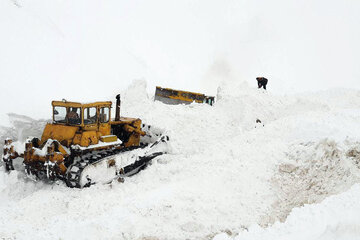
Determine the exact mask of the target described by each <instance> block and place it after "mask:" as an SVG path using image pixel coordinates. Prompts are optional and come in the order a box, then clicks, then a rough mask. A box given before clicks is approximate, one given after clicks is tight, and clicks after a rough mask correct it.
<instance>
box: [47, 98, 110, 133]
mask: <svg viewBox="0 0 360 240" xmlns="http://www.w3.org/2000/svg"><path fill="white" fill-rule="evenodd" d="M52 106H53V123H54V124H60V125H70V126H79V127H83V128H86V129H87V130H91V128H94V127H95V126H98V125H102V124H108V125H109V122H110V113H111V111H110V108H111V102H94V103H87V104H82V103H77V102H66V101H53V102H52Z"/></svg>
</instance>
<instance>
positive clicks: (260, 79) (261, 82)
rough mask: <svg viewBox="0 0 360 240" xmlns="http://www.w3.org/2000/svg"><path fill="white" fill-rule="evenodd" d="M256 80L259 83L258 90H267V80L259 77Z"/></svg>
mask: <svg viewBox="0 0 360 240" xmlns="http://www.w3.org/2000/svg"><path fill="white" fill-rule="evenodd" d="M256 80H257V81H258V88H261V87H263V88H264V89H265V90H266V84H267V83H268V80H267V78H264V77H257V78H256Z"/></svg>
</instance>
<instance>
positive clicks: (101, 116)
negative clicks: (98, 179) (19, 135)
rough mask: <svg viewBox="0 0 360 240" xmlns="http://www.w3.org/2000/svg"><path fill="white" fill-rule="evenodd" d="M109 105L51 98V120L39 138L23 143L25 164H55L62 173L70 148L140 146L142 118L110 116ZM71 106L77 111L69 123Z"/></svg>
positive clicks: (90, 148) (84, 149) (108, 103)
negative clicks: (62, 117) (73, 119)
mask: <svg viewBox="0 0 360 240" xmlns="http://www.w3.org/2000/svg"><path fill="white" fill-rule="evenodd" d="M111 106H112V102H110V101H108V102H94V103H86V104H82V103H77V102H66V101H53V102H52V107H53V122H52V123H48V124H46V126H45V128H44V131H43V134H42V136H41V139H33V140H31V141H29V142H27V143H26V146H25V152H24V154H23V155H22V154H21V156H23V157H24V163H25V164H27V165H29V166H30V165H31V166H34V168H37V163H38V162H42V163H45V162H52V163H56V165H57V166H58V171H59V172H60V174H65V172H66V169H67V168H66V166H65V164H64V161H65V160H66V158H67V157H69V156H70V151H71V148H73V147H78V148H80V149H82V150H83V151H85V152H89V151H101V150H106V149H110V148H114V147H115V148H125V147H132V146H139V145H140V137H141V136H144V135H145V132H143V131H142V130H141V120H140V119H138V118H127V117H120V118H119V119H117V120H114V119H111ZM59 108H61V109H62V110H63V111H65V110H66V117H65V118H64V120H62V121H57V118H56V115H58V114H59V113H58V109H59ZM89 108H92V110H93V113H92V114H93V117H89V118H88V122H87V120H86V118H85V117H86V114H87V112H89V111H90V110H86V109H89ZM71 109H77V112H78V113H79V114H77V116H78V119H77V121H76V123H70V122H69V120H68V119H67V116H68V115H69V113H70V111H71ZM104 109H105V110H106V111H104ZM104 112H106V114H105V113H104ZM64 114H65V112H64ZM100 143H104V144H100ZM111 143H114V144H111ZM9 152H10V151H9ZM14 156H15V155H14Z"/></svg>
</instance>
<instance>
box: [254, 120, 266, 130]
mask: <svg viewBox="0 0 360 240" xmlns="http://www.w3.org/2000/svg"><path fill="white" fill-rule="evenodd" d="M261 125H262V126H263V127H265V125H264V124H262V122H261V120H260V119H256V125H255V128H256V126H261Z"/></svg>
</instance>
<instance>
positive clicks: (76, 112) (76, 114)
mask: <svg viewBox="0 0 360 240" xmlns="http://www.w3.org/2000/svg"><path fill="white" fill-rule="evenodd" d="M65 119H67V123H69V124H76V125H79V124H81V108H77V107H70V108H68V109H67V114H66V118H65Z"/></svg>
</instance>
